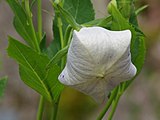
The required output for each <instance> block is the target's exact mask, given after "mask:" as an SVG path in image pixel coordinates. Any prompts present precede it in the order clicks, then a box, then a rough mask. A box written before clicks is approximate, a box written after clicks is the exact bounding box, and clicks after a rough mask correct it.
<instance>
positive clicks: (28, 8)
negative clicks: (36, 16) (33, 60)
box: [25, 0, 40, 52]
mask: <svg viewBox="0 0 160 120" xmlns="http://www.w3.org/2000/svg"><path fill="white" fill-rule="evenodd" d="M25 10H26V13H27V16H28V22H29V24H30V25H31V33H32V34H31V35H32V38H33V41H34V47H35V50H36V51H37V52H40V48H39V42H38V40H37V37H36V33H35V29H34V26H33V21H32V13H31V11H30V7H29V0H25Z"/></svg>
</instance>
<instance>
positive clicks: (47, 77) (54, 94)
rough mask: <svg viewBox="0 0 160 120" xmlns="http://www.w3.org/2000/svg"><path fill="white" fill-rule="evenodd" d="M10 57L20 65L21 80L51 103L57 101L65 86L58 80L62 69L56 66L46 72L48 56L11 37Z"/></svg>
mask: <svg viewBox="0 0 160 120" xmlns="http://www.w3.org/2000/svg"><path fill="white" fill-rule="evenodd" d="M7 50H8V55H9V56H10V57H12V58H14V59H15V60H16V61H17V62H18V63H19V66H20V67H19V72H20V76H21V79H22V80H23V81H24V82H25V83H26V84H27V85H28V86H29V87H31V88H32V89H34V90H36V91H37V92H38V93H40V94H41V95H43V96H44V97H45V98H46V99H47V100H49V101H53V100H54V101H57V99H58V96H59V95H60V93H61V91H62V89H63V86H62V85H61V84H60V83H59V81H58V80H57V78H58V75H59V73H60V68H59V67H58V66H57V65H54V66H53V67H52V68H51V69H48V70H46V65H47V64H48V62H49V59H48V57H47V56H44V55H42V54H38V53H37V52H35V51H33V50H32V49H31V48H29V47H27V46H25V45H24V44H22V43H20V42H18V41H17V40H15V39H13V38H11V37H9V47H8V49H7Z"/></svg>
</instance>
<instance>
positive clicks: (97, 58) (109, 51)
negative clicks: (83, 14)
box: [59, 27, 136, 102]
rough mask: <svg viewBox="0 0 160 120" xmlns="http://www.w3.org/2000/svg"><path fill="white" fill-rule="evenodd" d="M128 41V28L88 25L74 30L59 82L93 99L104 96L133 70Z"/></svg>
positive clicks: (127, 77)
mask: <svg viewBox="0 0 160 120" xmlns="http://www.w3.org/2000/svg"><path fill="white" fill-rule="evenodd" d="M130 42H131V32H130V31H129V30H124V31H109V30H106V29H104V28H101V27H89V28H82V29H81V30H80V31H79V32H77V31H74V34H73V39H72V42H71V45H70V48H69V51H68V55H67V64H66V66H65V68H64V70H63V71H62V73H61V75H60V76H59V80H60V82H62V83H63V84H65V85H69V86H72V87H74V88H76V89H78V90H79V91H82V92H83V93H85V94H88V95H90V96H92V97H93V98H94V99H95V100H96V101H100V102H103V101H105V100H107V96H108V93H109V92H110V90H112V89H113V88H114V87H115V86H116V85H118V84H119V83H120V82H122V81H125V80H129V79H131V78H132V77H133V76H134V75H135V74H136V68H135V66H134V65H133V64H132V62H131V55H130Z"/></svg>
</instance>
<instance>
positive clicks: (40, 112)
mask: <svg viewBox="0 0 160 120" xmlns="http://www.w3.org/2000/svg"><path fill="white" fill-rule="evenodd" d="M43 109H44V98H43V96H41V97H40V101H39V107H38V112H37V120H42V117H43Z"/></svg>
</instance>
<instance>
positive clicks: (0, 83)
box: [0, 77, 7, 98]
mask: <svg viewBox="0 0 160 120" xmlns="http://www.w3.org/2000/svg"><path fill="white" fill-rule="evenodd" d="M6 83H7V77H4V78H1V79H0V98H1V97H2V96H3V94H4V89H5V87H6Z"/></svg>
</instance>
